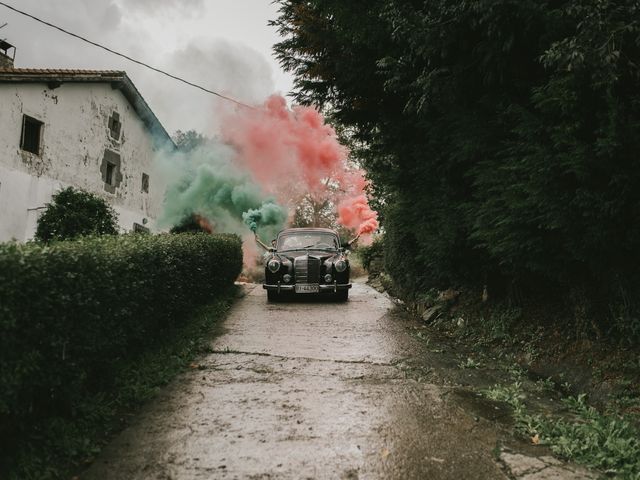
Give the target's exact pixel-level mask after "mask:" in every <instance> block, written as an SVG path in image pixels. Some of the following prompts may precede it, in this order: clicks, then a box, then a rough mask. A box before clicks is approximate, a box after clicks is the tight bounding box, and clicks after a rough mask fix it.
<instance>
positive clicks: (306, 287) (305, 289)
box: [296, 283, 320, 293]
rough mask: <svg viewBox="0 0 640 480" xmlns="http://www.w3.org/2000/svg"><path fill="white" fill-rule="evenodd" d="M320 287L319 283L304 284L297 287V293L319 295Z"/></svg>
mask: <svg viewBox="0 0 640 480" xmlns="http://www.w3.org/2000/svg"><path fill="white" fill-rule="evenodd" d="M318 292H320V286H319V285H318V284H317V283H315V284H314V283H303V284H301V285H296V293H318Z"/></svg>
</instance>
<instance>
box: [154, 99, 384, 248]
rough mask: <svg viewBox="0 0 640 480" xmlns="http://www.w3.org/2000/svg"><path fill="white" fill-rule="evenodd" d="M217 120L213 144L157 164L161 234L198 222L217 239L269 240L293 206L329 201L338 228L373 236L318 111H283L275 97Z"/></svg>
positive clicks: (358, 182)
mask: <svg viewBox="0 0 640 480" xmlns="http://www.w3.org/2000/svg"><path fill="white" fill-rule="evenodd" d="M221 116H222V117H223V118H222V125H224V126H223V127H222V129H221V140H220V141H218V142H213V141H210V142H207V143H205V144H203V145H201V146H200V147H198V148H196V149H195V150H193V151H191V152H188V153H178V154H173V155H167V156H166V158H164V159H163V160H162V161H161V162H160V170H161V171H162V172H163V174H164V176H165V178H166V182H167V189H166V197H165V204H164V210H163V213H162V216H161V218H160V222H159V223H160V226H161V227H162V226H164V227H166V226H172V225H175V224H178V223H179V222H181V221H183V219H184V218H188V217H190V216H193V215H198V216H199V217H201V218H203V219H206V221H207V223H208V224H209V225H211V228H212V229H213V230H214V231H217V232H233V233H238V234H240V235H242V236H247V235H248V234H249V235H250V232H254V233H256V234H258V235H259V236H260V237H262V238H264V239H271V238H274V236H275V234H276V233H277V232H278V231H279V230H280V229H281V228H282V227H283V226H285V224H286V223H287V220H288V219H291V218H292V213H291V212H293V211H294V210H295V207H296V204H295V202H296V201H298V200H299V199H300V198H301V196H305V195H311V196H312V197H313V198H314V199H317V200H319V201H325V200H326V199H329V198H330V199H331V202H330V205H332V208H333V209H334V211H335V213H336V215H337V221H338V223H340V224H341V225H343V226H345V227H347V228H348V229H351V230H353V231H354V232H355V233H357V234H358V235H361V236H363V237H364V240H365V241H367V236H369V235H370V234H372V233H374V232H375V231H376V230H377V228H378V220H377V213H376V212H375V211H373V210H372V209H371V208H370V207H369V204H368V201H367V196H366V193H365V189H366V180H365V178H364V174H363V172H362V171H361V170H358V169H355V168H353V167H352V166H351V165H350V164H349V162H348V154H349V152H348V150H347V149H346V148H345V147H344V146H343V145H341V144H340V142H339V141H338V137H337V135H336V132H335V130H334V129H333V128H332V127H331V126H330V125H327V124H326V123H325V121H324V118H323V117H322V115H321V114H320V113H319V112H318V111H317V110H315V109H313V108H309V107H294V108H292V109H290V108H289V107H288V106H287V104H286V101H285V99H284V98H283V97H281V96H277V95H274V96H271V97H270V98H269V99H268V100H267V101H266V102H265V103H264V104H263V105H262V106H260V107H256V108H242V107H239V108H237V109H236V110H233V111H225V112H223V113H222V114H221ZM245 243H247V242H245Z"/></svg>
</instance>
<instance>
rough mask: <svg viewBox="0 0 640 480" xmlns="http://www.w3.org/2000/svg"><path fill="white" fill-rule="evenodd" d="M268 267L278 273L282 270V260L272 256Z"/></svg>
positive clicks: (272, 271)
mask: <svg viewBox="0 0 640 480" xmlns="http://www.w3.org/2000/svg"><path fill="white" fill-rule="evenodd" d="M267 268H268V269H269V271H270V272H271V273H276V272H277V271H278V270H280V261H279V260H278V259H277V258H272V259H271V260H269V263H267Z"/></svg>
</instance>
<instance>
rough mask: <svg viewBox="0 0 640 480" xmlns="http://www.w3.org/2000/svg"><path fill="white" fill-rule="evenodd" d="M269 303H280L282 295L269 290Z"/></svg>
mask: <svg viewBox="0 0 640 480" xmlns="http://www.w3.org/2000/svg"><path fill="white" fill-rule="evenodd" d="M267 301H269V302H279V301H280V294H279V293H278V292H274V291H273V290H267Z"/></svg>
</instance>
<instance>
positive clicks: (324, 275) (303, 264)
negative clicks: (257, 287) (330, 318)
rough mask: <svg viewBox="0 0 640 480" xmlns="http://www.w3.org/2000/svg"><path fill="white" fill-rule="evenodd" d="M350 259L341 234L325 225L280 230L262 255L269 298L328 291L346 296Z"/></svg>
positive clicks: (340, 296) (348, 285)
mask: <svg viewBox="0 0 640 480" xmlns="http://www.w3.org/2000/svg"><path fill="white" fill-rule="evenodd" d="M349 270H350V267H349V260H348V259H347V255H346V252H345V249H344V248H342V246H341V245H340V237H339V236H338V234H337V233H336V232H334V231H333V230H329V229H327V228H288V229H286V230H282V231H281V232H280V233H279V234H278V237H277V238H276V240H275V244H274V245H273V247H272V248H270V249H269V253H268V254H267V256H266V258H265V283H264V285H263V288H264V289H266V290H267V298H268V299H269V301H277V300H279V299H280V298H282V297H283V296H284V295H286V294H289V295H309V294H319V295H330V296H332V297H334V298H336V299H337V300H342V301H346V300H347V299H348V298H349V289H350V288H351V283H349V273H350V271H349Z"/></svg>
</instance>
